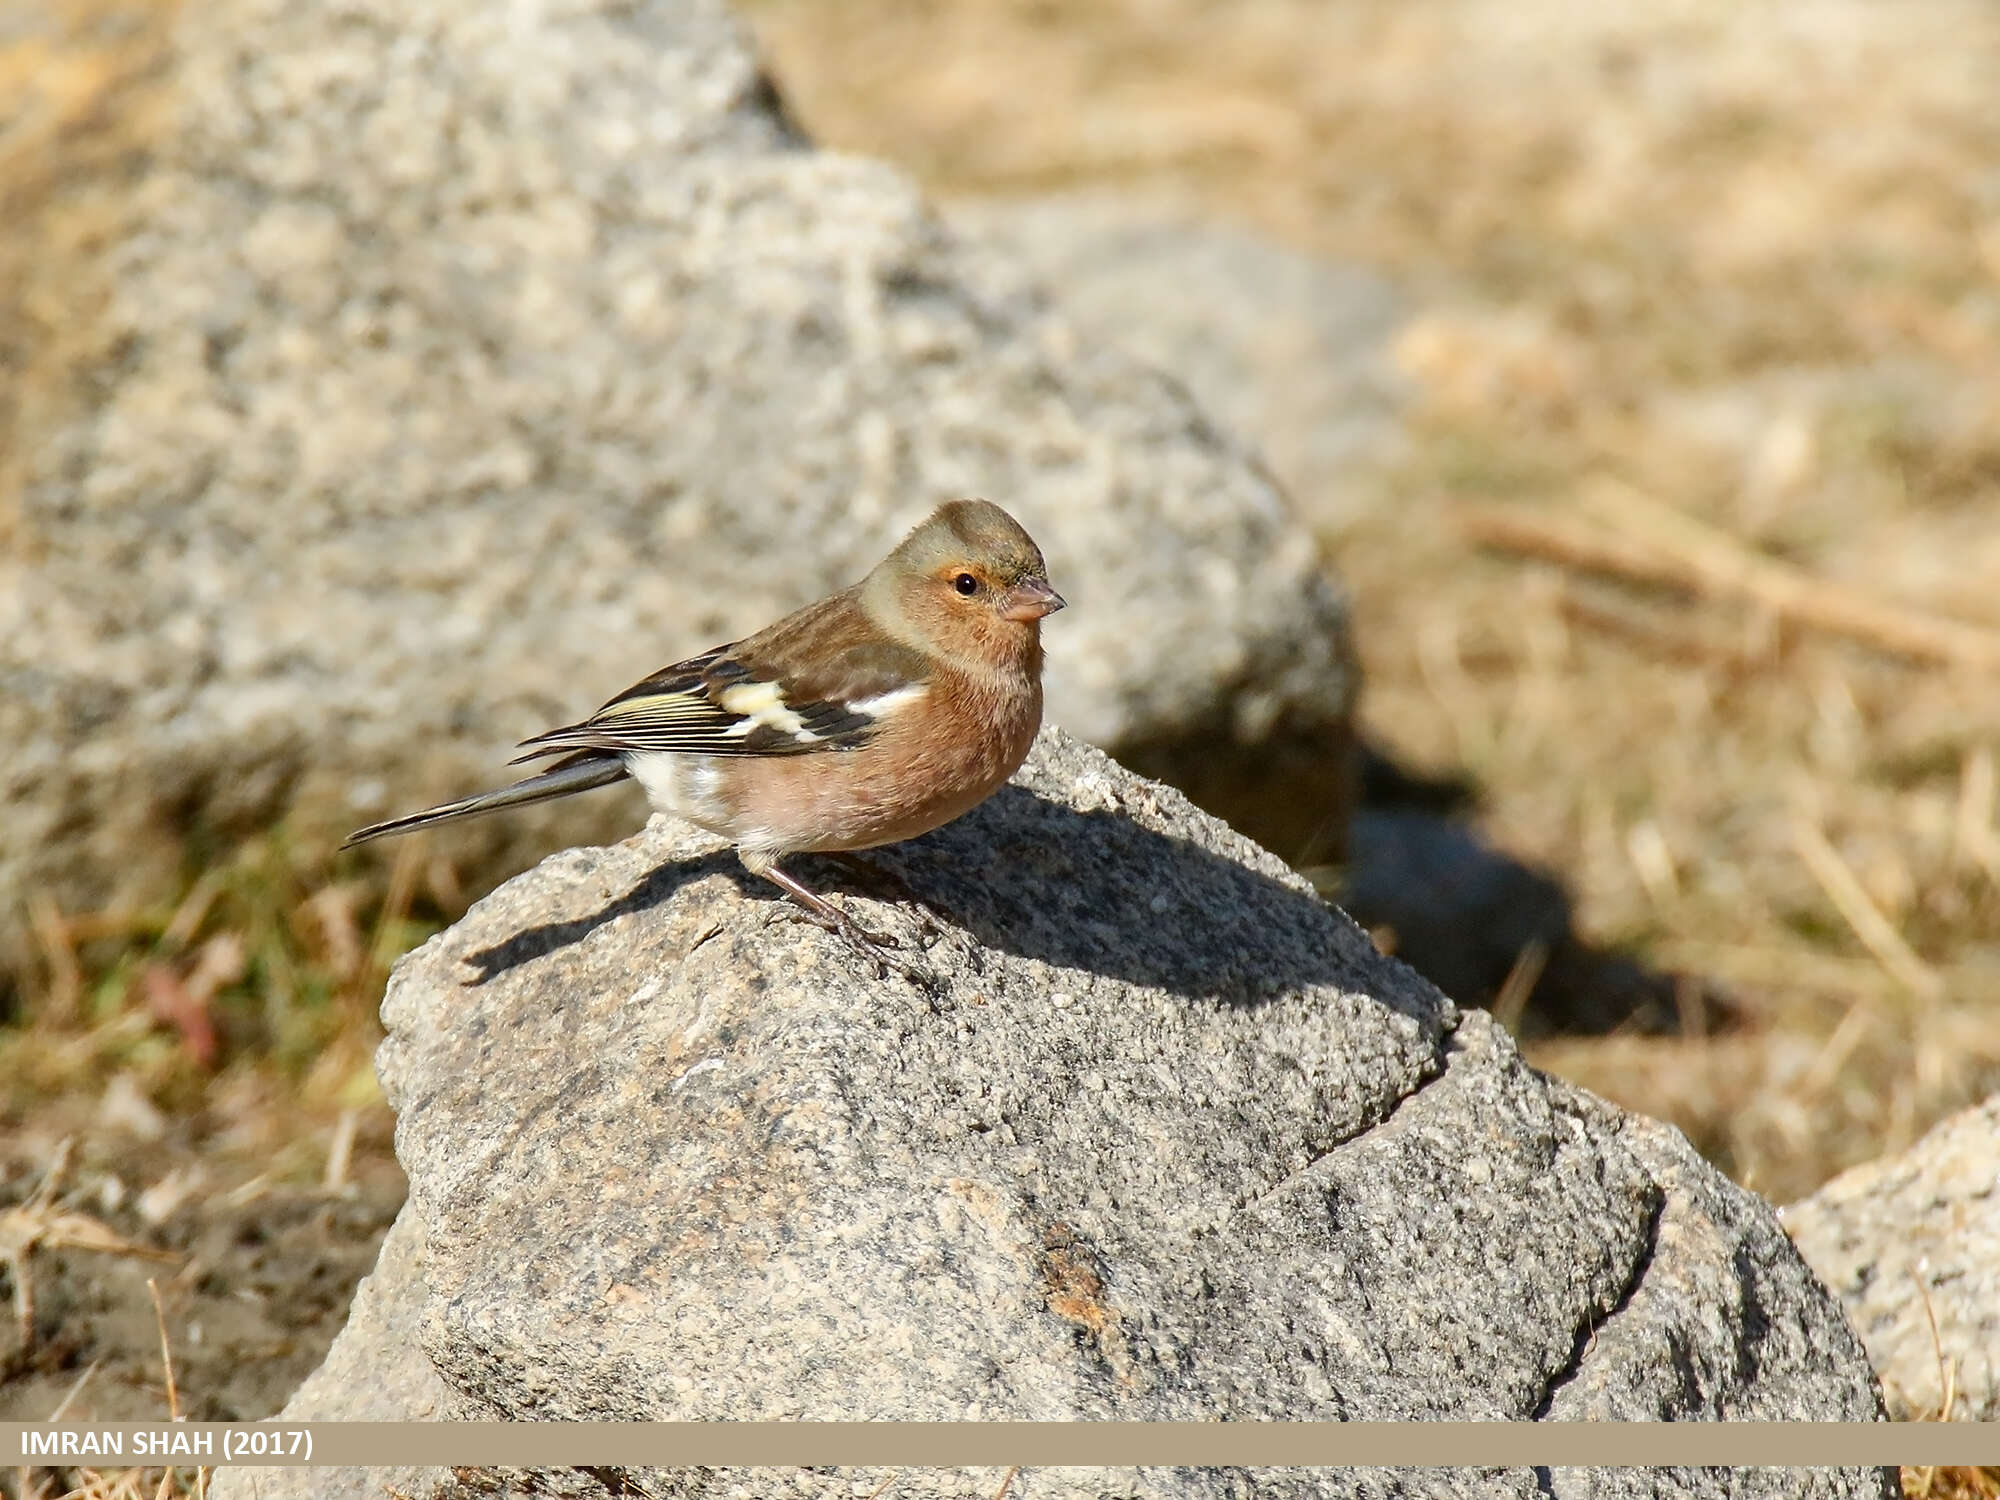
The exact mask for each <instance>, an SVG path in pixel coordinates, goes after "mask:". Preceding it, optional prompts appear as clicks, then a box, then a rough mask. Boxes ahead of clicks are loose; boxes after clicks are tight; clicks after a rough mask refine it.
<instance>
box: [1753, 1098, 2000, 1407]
mask: <svg viewBox="0 0 2000 1500" xmlns="http://www.w3.org/2000/svg"><path fill="white" fill-rule="evenodd" d="M1783 1217H1784V1223H1785V1228H1786V1229H1788V1230H1790V1231H1791V1235H1792V1239H1793V1240H1794V1241H1795V1242H1796V1243H1797V1245H1798V1247H1799V1252H1800V1253H1801V1254H1802V1255H1804V1256H1805V1258H1806V1261H1807V1263H1808V1264H1810V1265H1811V1266H1812V1268H1813V1270H1814V1271H1816V1272H1818V1273H1819V1276H1820V1279H1821V1280H1823V1281H1824V1282H1825V1283H1826V1284H1827V1285H1828V1286H1829V1287H1831V1288H1833V1290H1834V1291H1835V1292H1836V1293H1837V1294H1838V1295H1839V1297H1840V1300H1841V1304H1842V1305H1843V1306H1844V1307H1845V1308H1846V1309H1847V1316H1848V1318H1849V1320H1850V1321H1851V1322H1852V1323H1853V1324H1854V1327H1855V1330H1856V1331H1857V1332H1858V1333H1859V1334H1860V1335H1861V1342H1862V1343H1863V1344H1864V1345H1866V1346H1867V1349H1868V1357H1869V1358H1870V1359H1871V1360H1873V1361H1874V1363H1875V1370H1876V1373H1877V1374H1878V1375H1880V1376H1881V1377H1882V1389H1883V1392H1884V1394H1885V1395H1886V1396H1887V1397H1888V1401H1889V1410H1890V1411H1891V1412H1892V1413H1893V1414H1894V1415H1895V1416H1897V1417H1899V1418H1901V1419H1903V1420H1905V1421H1925V1420H1936V1419H1937V1418H1939V1417H1949V1418H1951V1419H1953V1420H1957V1421H1967V1422H1995V1421H2000V1094H1996V1095H1995V1096H1994V1097H1993V1098H1991V1099H1988V1100H1987V1101H1986V1102H1985V1103H1984V1104H1982V1105H1979V1106H1978V1107H1976V1108H1974V1109H1968V1110H1965V1111H1962V1112H1961V1113H1959V1114H1956V1115H1953V1116H1952V1117H1951V1118H1950V1119H1949V1120H1946V1121H1945V1122H1944V1123H1943V1124H1942V1125H1939V1126H1938V1127H1937V1128H1936V1129H1935V1130H1933V1131H1931V1133H1930V1134H1929V1135H1927V1136H1925V1137H1924V1138H1923V1139H1922V1140H1921V1141H1919V1142H1917V1144H1916V1145H1914V1146H1912V1147H1911V1148H1910V1149H1909V1150H1908V1151H1905V1152H1903V1153H1902V1154H1901V1155H1899V1156H1892V1157H1888V1158H1886V1159H1884V1160H1882V1161H1876V1162H1869V1163H1867V1164H1866V1165H1864V1166H1859V1167H1855V1168H1853V1169H1852V1170H1851V1171H1847V1172H1843V1173H1842V1174H1841V1175H1840V1176H1838V1177H1836V1178H1834V1179H1833V1181H1831V1182H1829V1183H1828V1184H1827V1185H1826V1186H1825V1187H1823V1188H1821V1189H1820V1190H1819V1191H1818V1192H1817V1193H1814V1194H1813V1195H1812V1196H1811V1197H1810V1198H1807V1199H1806V1200H1805V1201H1803V1202H1801V1203H1795V1204H1793V1205H1792V1206H1791V1207H1789V1208H1787V1209H1785V1210H1784V1214H1783ZM1947 1408H1949V1410H1947Z"/></svg>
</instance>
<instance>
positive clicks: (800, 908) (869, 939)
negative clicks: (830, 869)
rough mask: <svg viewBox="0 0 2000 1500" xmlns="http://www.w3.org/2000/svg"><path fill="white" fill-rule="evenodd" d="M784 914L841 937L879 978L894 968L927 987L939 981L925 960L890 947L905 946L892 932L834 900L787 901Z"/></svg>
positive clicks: (910, 979) (919, 984)
mask: <svg viewBox="0 0 2000 1500" xmlns="http://www.w3.org/2000/svg"><path fill="white" fill-rule="evenodd" d="M783 916H784V917H785V919H786V920H787V921H792V922H810V923H811V924H812V925H813V926H815V927H817V928H818V929H819V930H820V931H821V932H828V933H831V934H833V936H835V937H837V938H839V939H840V940H841V941H842V942H844V943H846V944H847V946H848V947H850V948H852V949H853V950H854V951H855V952H857V953H859V954H860V955H861V956H862V957H863V958H865V959H867V960H868V961H869V962H870V963H872V964H873V965H874V966H875V977H876V978H877V979H881V978H884V977H886V976H887V975H888V974H889V973H890V972H891V971H894V972H895V973H897V974H900V975H902V976H903V978H905V979H907V980H909V981H910V983H911V984H914V985H918V986H920V987H921V988H924V989H933V988H935V987H936V985H937V976H936V975H935V974H933V973H932V972H931V971H930V970H929V969H928V968H927V967H925V966H924V965H923V964H921V963H918V962H915V961H913V960H910V959H906V958H903V957H902V956H900V955H899V954H897V953H894V952H892V951H891V950H892V949H897V948H901V947H902V946H903V945H902V942H901V940H900V939H898V938H897V937H896V936H895V935H894V934H893V933H887V932H875V931H873V930H871V929H869V928H866V927H863V926H862V925H861V924H860V923H859V922H857V921H855V920H854V918H852V917H850V916H849V915H848V914H847V913H846V912H844V911H842V910H841V909H840V908H839V907H837V906H835V905H833V904H832V903H831V902H822V903H820V905H819V906H817V907H813V906H806V905H804V904H803V903H796V902H795V903H788V904H787V906H786V907H785V908H784V909H783Z"/></svg>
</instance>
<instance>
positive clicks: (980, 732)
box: [347, 500, 1063, 975]
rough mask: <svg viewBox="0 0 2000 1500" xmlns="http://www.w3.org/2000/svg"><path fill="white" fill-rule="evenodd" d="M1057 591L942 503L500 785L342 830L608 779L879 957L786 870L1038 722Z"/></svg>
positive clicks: (895, 827) (922, 824)
mask: <svg viewBox="0 0 2000 1500" xmlns="http://www.w3.org/2000/svg"><path fill="white" fill-rule="evenodd" d="M1062 607H1063V600H1062V598H1061V596H1060V595H1058V594H1057V593H1056V592H1055V590H1054V589H1052V588H1050V587H1049V581H1048V570H1047V568H1046V566H1045V564H1044V563H1043V561H1042V554H1041V551H1040V549H1039V548H1037V547H1036V546H1035V543H1034V541H1033V540H1032V539H1031V538H1030V537H1029V536H1028V533H1027V532H1026V531H1024V530H1022V529H1021V526H1020V524H1019V523H1018V522H1016V521H1015V520H1014V518H1013V517H1012V516H1010V515H1008V514H1007V513H1006V512H1005V511H1004V510H1002V509H1000V507H999V506H997V505H993V504H990V503H989V502H987V501H984V500H955V501H953V502H951V503H950V504H948V505H944V506H940V507H939V508H938V509H937V510H936V511H935V512H933V513H932V515H931V516H930V518H929V519H928V520H926V521H925V522H924V523H923V524H922V525H921V526H919V527H917V529H916V530H914V531H912V532H911V533H910V534H909V535H908V536H907V537H905V538H904V539H903V541H902V543H901V544H900V545H899V546H898V547H897V548H896V550H895V551H893V552H891V553H890V554H889V555H888V557H886V558H884V559H883V560H882V561H881V562H880V563H879V564H877V565H876V567H875V568H874V570H873V571H871V572H870V573H869V575H868V576H867V577H866V578H864V579H862V580H861V582H859V583H857V584H855V585H853V586H852V587H851V588H846V589H842V590H841V591H840V592H839V593H837V594H833V595H830V596H828V597H827V598H825V599H821V600H819V601H818V602H817V603H813V604H808V605H807V606H805V608H803V609H800V610H797V611H795V612H794V613H792V614H789V615H787V616H785V618H784V619H782V620H779V621H778V622H777V623H776V624H774V625H769V626H766V627H765V628H764V629H763V630H760V631H758V632H757V633H756V634H755V635H752V636H747V637H745V638H744V639H743V640H740V641H737V642H734V643H733V644H730V645H727V646H719V647H717V648H715V649H714V650H712V651H706V652H703V653H702V654H701V655H699V656H692V657H689V658H688V659H687V660H685V661H680V662H676V663H674V664H673V665H672V666H669V667H663V668H662V669H661V670H660V671H658V672H655V673H653V675H652V676H650V677H647V678H645V679H644V680H643V681H640V682H637V683H634V684H633V685H632V686H631V687H629V688H627V689H626V690H625V691H624V692H622V693H620V694H619V695H618V696H617V697H615V698H613V699H611V701H610V702H608V703H606V704H605V705H604V706H603V707H602V708H600V709H599V710H598V711H597V712H596V713H594V714H592V715H591V716H590V717H589V718H587V719H584V720H582V721H581V722H579V723H576V724H571V725H568V726H566V727H564V728H561V729H552V730H550V731H549V732H547V733H546V734H539V735H536V736H535V737H534V738H533V739H530V740H525V741H523V742H522V747H521V748H522V749H523V750H524V751H525V752H526V753H525V754H523V755H521V756H520V757H518V759H520V760H540V759H553V762H554V763H553V764H552V765H551V766H549V767H548V768H547V769H545V770H544V771H542V772H541V773H540V774H539V775H535V776H531V777H528V778H527V779H526V780H524V781H520V782H516V783H515V784H514V785H513V786H510V787H505V788H502V789H500V790H499V791H495V792H488V793H484V794H482V795H480V796H477V797H469V798H466V799H465V800H463V801H460V802H452V803H447V804H446V805H444V806H442V807H434V808H431V809H429V810H428V811H425V812H421V813H416V814H413V815H411V816H409V817H404V818H397V819H393V820H391V821H389V822H386V823H377V824H375V825H373V826H372V827H368V828H364V829H361V830H360V831H359V832H357V833H356V834H354V835H353V836H352V837H351V838H349V839H348V841H347V842H348V844H350V845H352V844H359V843H363V842H365V841H366V840H369V839H374V838H381V837H384V836H386V835H389V834H396V833H407V832H410V831H411V830H413V829H417V828H428V827H431V826H434V825H436V824H439V823H447V822H451V821H453V820H455V819H458V818H468V817H474V816H477V815H479V814H482V813H487V812H493V811H497V810H498V809H500V808H503V807H515V806H520V805H523V804H525V803H529V802H539V801H543V800H546V799H547V798H550V797H560V796H566V795H568V794H569V793H571V792H579V791H584V790H587V789H589V788H591V787H596V786H605V785H608V784H609V783H611V782H614V781H618V780H621V779H622V778H624V777H626V776H631V777H633V778H635V779H636V780H637V781H638V782H639V783H640V784H641V785H642V786H644V787H645V789H646V795H647V797H648V798H649V799H650V800H651V802H652V804H653V806H654V807H656V808H658V809H659V810H661V811H662V812H669V813H673V814H674V815H675V816H677V817H681V818H685V819H687V820H688V821H689V822H691V823H694V824H697V825H698V826H700V827H702V828H706V829H708V830H709V831H711V832H713V833H717V834H720V835H722V836H723V837H724V838H727V839H729V840H730V841H731V842H732V843H734V844H735V845H736V850H737V855H738V857H739V858H740V859H741V860H742V861H743V864H744V866H745V867H746V868H747V869H749V870H751V871H752V872H754V873H755V874H758V875H761V876H763V877H764V878H765V879H767V880H770V881H771V882H772V883H773V884H775V885H777V886H779V887H780V888H781V889H783V890H784V891H785V893H786V894H787V895H789V896H790V897H791V898H792V899H793V900H794V901H795V902H797V903H798V904H799V906H800V907H801V908H802V909H803V910H804V912H805V913H806V914H807V915H808V916H809V917H810V918H811V919H812V920H813V921H815V922H817V923H819V924H820V925H821V926H823V927H826V928H827V929H828V930H830V931H832V932H835V933H838V934H839V935H840V936H842V937H844V938H846V939H847V940H848V941H850V942H852V943H854V944H856V945H857V946H859V947H860V948H862V949H863V950H864V951H865V952H867V953H868V954H869V955H870V956H871V957H873V958H875V959H877V960H878V961H880V962H883V963H893V964H895V966H896V967H898V968H900V969H902V970H903V972H905V973H909V974H913V975H914V972H915V971H914V970H912V969H911V968H910V967H909V966H908V965H905V964H900V963H896V962H895V961H894V960H892V959H890V958H889V957H888V956H887V955H886V954H885V953H884V952H883V951H882V949H883V946H884V945H885V944H889V943H891V940H889V939H885V938H882V937H879V936H877V935H875V934H872V933H868V932H865V931H864V930H863V929H862V928H860V927H859V926H858V925H857V924H856V923H855V922H854V921H853V919H851V918H850V917H848V916H847V915H846V914H845V913H844V912H842V911H841V910H840V909H839V908H838V907H836V906H834V905H832V904H831V903H830V902H827V901H825V900H823V899H822V898H821V897H819V896H816V895H814V894H813V893H812V892H811V891H809V890H807V889H806V888H805V887H804V886H802V885H800V884H799V883H798V882H797V881H796V880H794V879H793V878H792V877H791V876H790V875H789V874H787V873H786V872H785V871H784V870H783V869H782V868H780V865H779V861H780V860H782V859H783V858H784V857H785V856H786V855H789V854H799V853H808V852H814V853H818V852H835V851H844V850H854V849H870V848H874V847H876V846H878V845H881V844H889V843H895V842H897V841H899V840H902V839H907V838H914V837H915V836H916V835H918V834H920V833H927V832H929V831H930V830H931V829H933V828H936V827H939V826H940V825H942V824H944V823H948V822H950V821H951V820H952V819H953V818H956V817H958V816H959V815H960V814H961V813H964V812H967V811H969V810H970V809H972V808H973V807H975V806H977V805H978V804H979V803H981V802H983V801H985V799H986V798H987V797H989V796H991V795H992V794H993V792H994V791H995V790H996V789H997V788H998V787H999V786H1000V785H1001V783H1003V782H1004V781H1006V779H1007V778H1008V777H1009V776H1011V775H1013V774H1014V771H1015V769H1016V768H1017V767H1018V766H1019V765H1020V764H1021V761H1022V760H1023V759H1024V758H1025V757H1026V755H1027V753H1028V747H1029V745H1031V744H1032V743H1033V742H1034V738H1035V732H1036V730H1037V729H1038V728H1039V727H1040V725H1041V719H1042V643H1041V621H1042V619H1043V617H1044V616H1046V615H1049V614H1051V613H1053V612H1054V611H1056V610H1058V609H1061V608H1062Z"/></svg>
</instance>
